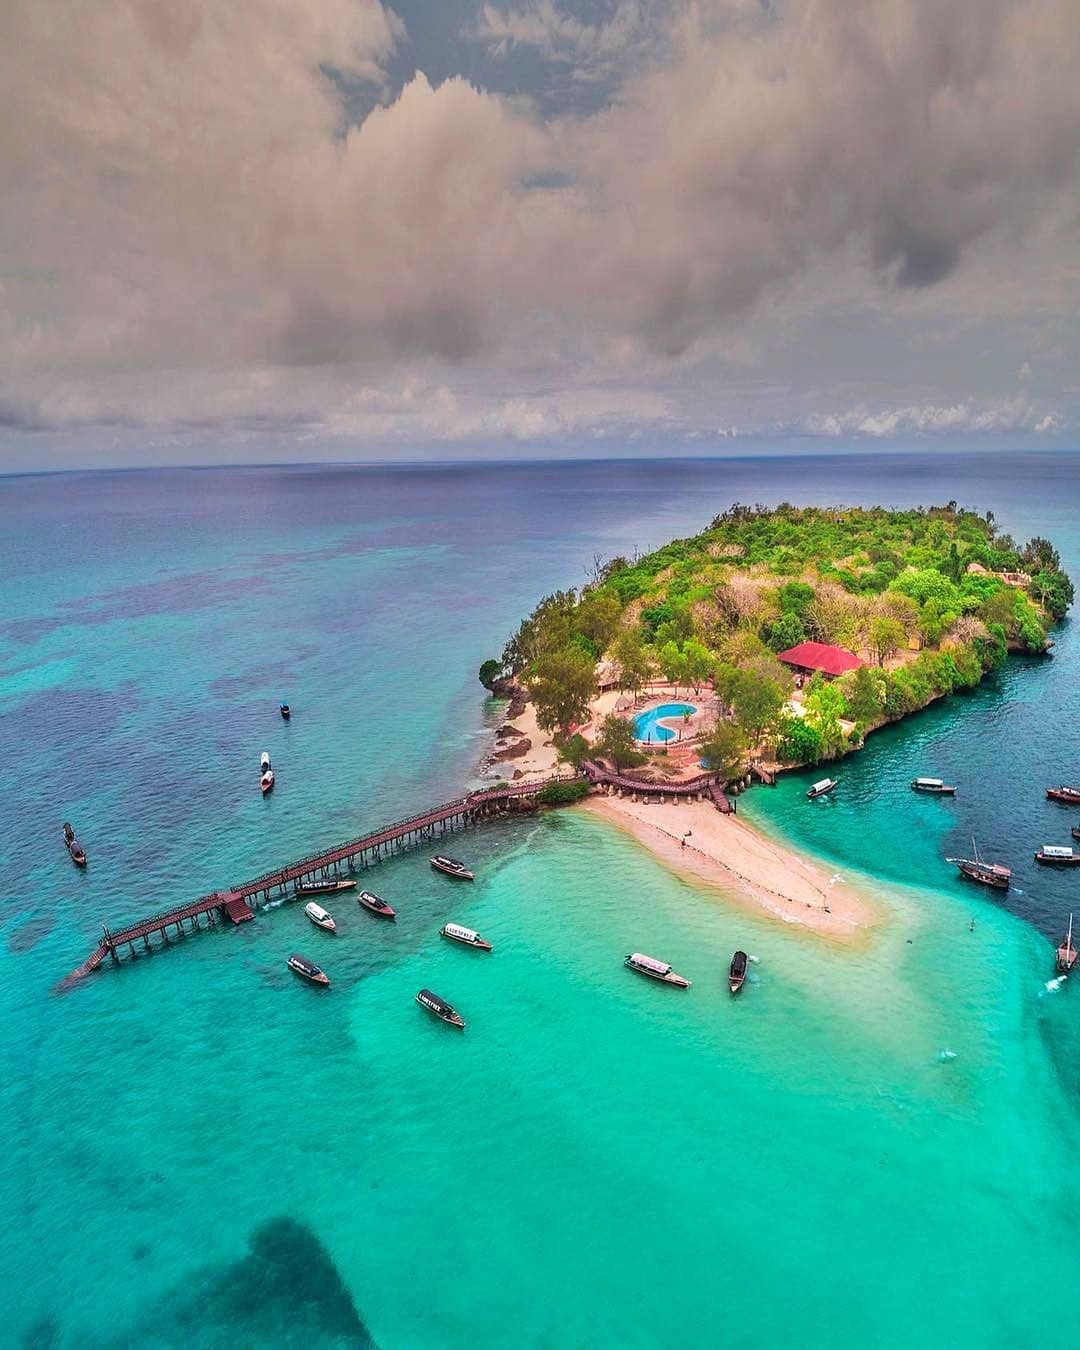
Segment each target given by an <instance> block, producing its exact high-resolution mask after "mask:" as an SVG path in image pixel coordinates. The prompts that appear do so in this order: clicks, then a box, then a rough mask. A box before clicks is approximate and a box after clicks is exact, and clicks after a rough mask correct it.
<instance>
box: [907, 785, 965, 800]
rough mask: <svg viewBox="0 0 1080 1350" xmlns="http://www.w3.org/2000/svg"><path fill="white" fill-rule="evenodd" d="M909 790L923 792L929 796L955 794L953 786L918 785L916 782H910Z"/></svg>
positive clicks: (949, 795)
mask: <svg viewBox="0 0 1080 1350" xmlns="http://www.w3.org/2000/svg"><path fill="white" fill-rule="evenodd" d="M911 790H912V791H913V792H925V793H926V794H927V796H929V797H955V796H956V789H955V788H954V787H919V786H918V785H917V784H916V783H912V785H911Z"/></svg>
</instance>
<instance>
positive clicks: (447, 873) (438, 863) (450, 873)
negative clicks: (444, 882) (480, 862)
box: [431, 858, 476, 881]
mask: <svg viewBox="0 0 1080 1350" xmlns="http://www.w3.org/2000/svg"><path fill="white" fill-rule="evenodd" d="M431 865H432V867H433V868H434V869H435V871H436V872H441V873H442V874H443V876H444V877H453V878H454V879H455V880H456V881H475V880H476V876H475V874H474V873H472V872H470V871H469V869H468V868H467V867H455V866H453V865H452V864H451V863H448V862H444V861H443V859H442V858H432V859H431Z"/></svg>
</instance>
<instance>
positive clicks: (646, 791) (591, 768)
mask: <svg viewBox="0 0 1080 1350" xmlns="http://www.w3.org/2000/svg"><path fill="white" fill-rule="evenodd" d="M581 768H582V772H583V773H584V774H585V777H586V778H587V779H588V780H589V782H590V783H594V784H596V785H597V786H601V787H612V788H615V790H616V791H617V792H630V793H640V794H641V795H642V796H643V797H661V798H668V799H672V798H673V799H674V800H676V801H678V799H679V798H680V797H686V798H688V799H690V798H694V797H710V798H711V799H712V801H713V803H714V804H715V806H716V809H717V810H718V811H719V812H721V814H722V815H725V816H727V815H731V813H732V812H733V811H734V809H735V808H734V807H733V806H732V804H731V802H730V801H729V800H728V796H727V793H726V792H725V791H724V789H723V786H722V784H721V783H720V781H719V775H718V774H715V773H702V774H698V776H697V777H696V778H686V779H683V780H682V781H681V782H672V783H645V782H642V780H641V779H640V778H631V777H630V776H629V775H628V774H623V773H614V772H612V770H611V769H605V768H604V766H603V765H602V764H597V763H596V762H595V761H594V760H586V761H585V763H584V764H582V766H581Z"/></svg>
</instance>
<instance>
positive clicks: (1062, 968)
mask: <svg viewBox="0 0 1080 1350" xmlns="http://www.w3.org/2000/svg"><path fill="white" fill-rule="evenodd" d="M1075 965H1076V949H1075V948H1070V949H1069V950H1066V949H1065V948H1064V947H1059V948H1058V949H1057V959H1056V961H1055V962H1054V968H1055V970H1056V971H1057V973H1058V974H1059V975H1068V974H1070V973H1071V972H1072V969H1073V967H1074V966H1075Z"/></svg>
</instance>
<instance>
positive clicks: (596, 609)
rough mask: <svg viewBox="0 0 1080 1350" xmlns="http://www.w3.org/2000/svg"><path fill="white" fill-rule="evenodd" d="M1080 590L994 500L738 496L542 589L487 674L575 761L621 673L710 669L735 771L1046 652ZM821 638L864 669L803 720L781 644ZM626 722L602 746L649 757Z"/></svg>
mask: <svg viewBox="0 0 1080 1350" xmlns="http://www.w3.org/2000/svg"><path fill="white" fill-rule="evenodd" d="M1072 599H1073V587H1072V584H1071V582H1070V581H1069V578H1068V577H1067V576H1066V575H1065V573H1064V572H1062V571H1061V566H1060V559H1059V557H1058V554H1057V551H1056V550H1055V549H1054V547H1053V545H1052V544H1051V543H1050V542H1049V541H1048V540H1046V539H1042V538H1035V539H1032V540H1030V541H1029V542H1028V543H1026V544H1024V545H1022V546H1021V545H1018V544H1017V543H1016V542H1015V541H1014V540H1013V539H1012V538H1011V537H1010V536H1009V535H1008V534H1004V533H1001V532H999V531H998V529H997V527H996V524H995V521H994V516H993V514H992V513H991V512H987V513H986V514H985V515H978V514H977V513H975V512H973V511H969V510H963V509H960V508H958V507H957V505H956V503H955V502H949V503H948V504H947V505H946V506H941V507H928V508H927V507H924V508H919V509H917V510H907V511H888V510H885V509H883V508H874V509H869V510H864V509H848V508H827V507H821V508H818V507H812V508H799V507H795V506H790V505H787V504H785V505H781V506H778V507H776V508H775V509H768V508H766V507H763V506H742V505H738V504H737V505H734V506H732V507H730V508H729V509H728V510H727V511H725V512H724V513H723V514H722V515H719V516H717V517H716V519H715V520H714V521H713V522H712V524H711V525H710V526H709V527H708V529H706V530H705V531H704V532H703V533H701V534H699V535H696V536H695V537H693V538H691V539H678V540H674V541H672V542H671V543H669V544H666V545H665V546H664V547H663V548H660V549H658V550H656V552H654V553H649V554H647V555H645V556H644V557H635V558H623V557H617V558H612V559H610V560H607V561H602V560H600V559H597V560H596V562H595V564H594V566H593V568H592V575H591V578H590V580H589V582H588V584H586V585H585V586H583V587H582V588H580V589H579V590H568V591H559V592H556V593H555V594H554V595H549V596H546V597H545V598H544V599H543V600H541V602H540V603H539V604H538V605H537V607H536V609H535V610H534V611H533V612H532V614H530V615H529V616H528V618H526V619H525V620H523V622H522V623H521V625H520V627H519V628H518V630H517V632H516V633H514V634H513V636H512V637H511V638H510V640H509V641H508V642H507V644H506V647H505V649H504V651H503V653H502V657H501V659H500V660H491V661H488V662H485V664H484V666H483V668H482V670H481V675H480V678H481V681H482V682H483V683H484V684H485V685H486V686H487V687H488V688H492V687H495V686H496V684H497V682H498V681H499V680H500V679H501V680H504V681H505V680H507V679H513V680H515V681H517V682H518V683H520V684H522V685H524V687H525V688H526V690H527V691H528V694H529V697H530V698H531V700H532V701H533V703H534V704H535V707H536V710H537V715H538V719H539V722H540V725H541V726H543V727H545V728H547V729H549V730H551V731H553V732H555V733H556V735H557V736H559V737H560V738H561V741H562V744H563V745H564V747H565V752H566V756H567V758H570V759H575V758H580V757H581V756H582V755H583V754H584V753H586V749H587V747H586V745H585V742H584V741H583V740H582V738H581V737H580V736H572V735H570V729H571V728H572V727H573V726H574V725H575V724H581V723H583V722H584V721H586V720H587V718H588V715H589V704H590V702H591V700H592V699H593V698H594V697H595V695H596V692H597V688H598V675H599V674H601V673H605V672H606V673H607V676H608V678H609V679H610V680H614V682H615V683H617V685H618V687H619V688H620V689H622V690H625V691H628V692H630V693H636V692H637V691H639V690H640V689H642V687H643V686H644V685H645V683H646V682H647V681H648V680H649V679H653V678H657V677H662V678H664V679H666V680H668V681H670V683H671V684H673V685H675V686H679V685H686V686H687V687H691V688H700V687H701V685H702V684H704V683H705V682H706V681H710V680H711V681H712V682H713V685H714V688H715V690H716V692H717V694H718V695H719V697H720V698H721V700H722V701H723V704H724V706H725V708H726V710H727V716H726V717H724V718H721V719H720V720H719V721H718V723H717V726H716V728H715V729H714V731H713V732H712V733H710V735H709V736H708V737H707V738H706V743H705V744H704V745H703V751H704V753H705V754H706V757H707V758H708V760H709V761H710V762H712V763H713V764H715V765H716V767H718V768H723V769H725V770H730V771H732V772H734V771H735V769H736V768H737V766H739V765H740V764H741V763H744V762H745V760H746V758H747V757H748V755H750V754H751V753H756V754H766V753H767V754H769V755H770V756H771V757H773V758H775V759H776V760H778V761H780V762H797V763H816V762H818V761H819V760H822V759H828V758H833V757H835V756H837V755H840V754H843V753H845V751H847V750H848V749H851V748H854V747H855V746H857V745H859V744H861V742H862V739H863V737H864V735H865V734H866V732H867V731H868V730H870V729H872V728H873V727H875V726H878V725H881V724H882V723H883V722H885V721H890V720H895V719H896V718H899V717H902V716H904V715H905V714H906V713H909V712H912V711H914V710H916V709H918V708H922V707H924V706H925V705H926V704H927V703H929V702H931V701H932V700H933V699H935V698H938V697H940V696H941V695H943V694H947V693H950V692H952V691H953V690H956V689H963V688H970V687H972V686H974V685H976V684H977V683H978V682H979V681H980V680H981V679H982V677H983V675H984V674H985V673H986V672H987V671H989V670H992V669H993V668H994V667H995V666H997V665H999V664H1000V663H1001V662H1002V661H1003V660H1004V659H1005V656H1006V653H1007V652H1008V651H1010V650H1011V651H1024V652H1042V651H1045V650H1046V649H1047V646H1048V641H1047V633H1048V630H1049V628H1050V626H1051V625H1052V624H1053V622H1054V621H1055V620H1057V619H1060V618H1061V617H1062V616H1063V615H1064V614H1065V612H1066V610H1067V609H1068V607H1069V605H1070V604H1071V602H1072ZM807 640H811V641H816V642H825V643H830V644H835V645H837V646H841V647H844V648H847V649H848V650H850V651H852V652H854V653H856V654H857V655H858V656H859V657H860V658H861V659H862V660H863V661H864V662H865V664H864V665H863V666H861V667H860V668H859V669H857V670H854V671H851V672H849V673H848V674H846V675H843V676H841V678H840V679H838V680H835V681H824V680H823V679H821V677H819V676H815V677H814V678H813V679H812V680H811V681H810V682H809V685H808V686H807V688H806V689H805V691H803V693H802V694H800V700H799V705H800V710H801V712H802V714H803V715H801V716H794V715H793V713H792V710H791V706H790V704H789V701H788V700H789V698H790V696H791V693H792V690H793V676H792V674H791V672H790V671H789V670H788V668H787V667H786V666H785V665H783V664H782V663H780V662H779V661H777V659H776V653H777V652H781V651H784V650H785V649H787V648H789V647H793V646H795V645H797V644H798V643H800V642H803V641H807ZM616 722H621V719H616V718H608V719H607V720H606V722H605V723H604V725H603V728H602V730H601V733H600V736H599V740H600V742H601V744H600V746H599V748H600V749H601V750H602V751H605V752H607V753H609V754H610V755H612V756H613V757H614V758H616V759H618V760H619V761H620V762H622V763H632V762H634V761H635V759H638V760H639V759H640V758H641V755H640V752H638V751H637V750H636V749H635V748H634V747H633V744H632V741H631V738H630V737H629V734H628V733H629V728H628V724H626V723H622V724H621V726H617V725H615V723H616Z"/></svg>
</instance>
